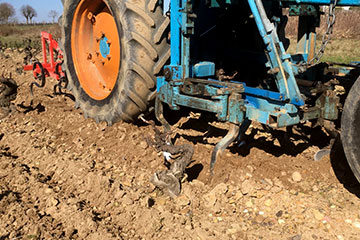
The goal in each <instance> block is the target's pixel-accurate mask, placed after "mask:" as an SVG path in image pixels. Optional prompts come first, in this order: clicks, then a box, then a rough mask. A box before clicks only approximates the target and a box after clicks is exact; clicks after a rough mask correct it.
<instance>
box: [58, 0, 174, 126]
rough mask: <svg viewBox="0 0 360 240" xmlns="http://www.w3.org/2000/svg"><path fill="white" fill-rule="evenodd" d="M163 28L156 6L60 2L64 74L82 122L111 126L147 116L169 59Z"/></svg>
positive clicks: (152, 2) (150, 2)
mask: <svg viewBox="0 0 360 240" xmlns="http://www.w3.org/2000/svg"><path fill="white" fill-rule="evenodd" d="M104 15H105V17H104ZM109 16H111V17H112V18H109ZM103 19H107V20H106V21H105V20H103ZM109 19H110V20H109ZM87 21H88V22H87ZM169 23H170V21H169V19H168V18H166V17H164V16H163V12H162V7H161V6H160V5H159V4H158V0H138V1H135V0H82V1H80V0H65V1H64V13H63V17H62V45H63V46H64V55H65V56H64V64H65V66H64V69H66V72H67V77H68V79H69V85H68V88H69V90H70V91H71V92H72V94H73V95H74V97H75V99H76V102H75V107H76V108H78V107H80V108H81V109H82V110H83V112H84V116H85V118H87V117H90V118H94V119H95V120H96V122H99V121H106V122H107V123H108V125H111V124H112V123H114V122H116V121H119V120H124V121H127V122H132V121H134V120H135V119H136V117H137V116H138V115H139V114H141V113H142V112H145V111H147V110H148V107H149V105H151V104H153V102H154V98H155V96H156V76H157V75H159V74H160V73H161V71H162V68H163V66H164V65H165V64H166V62H167V61H168V59H169V57H170V48H169V43H168V40H167V37H168V33H169ZM110 25H111V26H115V27H112V28H111V26H110ZM100 30H101V31H100ZM96 32H97V33H96ZM99 32H101V36H98V35H99V34H98V33H99ZM114 32H116V33H114ZM105 36H106V37H105ZM110 36H111V37H112V39H111V41H110V40H109V39H110V38H111V37H110ZM101 44H102V46H101ZM99 45H100V46H99ZM84 46H85V47H84ZM104 46H105V48H104ZM96 48H97V50H96ZM87 49H89V51H87ZM94 49H95V50H94ZM92 50H94V51H92ZM100 53H101V54H100ZM83 56H87V57H85V58H84V57H83ZM108 62H109V65H107V64H108ZM110 65H111V66H110ZM103 66H104V67H103ZM107 66H110V67H108V69H107ZM102 89H104V90H102Z"/></svg>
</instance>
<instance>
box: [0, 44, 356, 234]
mask: <svg viewBox="0 0 360 240" xmlns="http://www.w3.org/2000/svg"><path fill="white" fill-rule="evenodd" d="M22 58H23V56H22V55H21V54H20V53H17V52H12V51H10V50H6V51H5V52H3V53H1V54H0V73H3V72H4V73H5V75H6V74H8V73H9V72H11V73H13V75H12V77H13V78H14V79H15V80H16V82H17V83H18V85H19V92H18V96H17V99H16V100H15V101H14V102H13V106H12V112H11V113H10V114H9V115H7V116H4V117H3V118H2V119H1V123H0V239H1V240H5V239H223V240H225V239H291V240H300V239H315V240H316V239H319V240H320V239H360V200H359V196H360V185H359V184H358V183H357V182H356V180H355V179H354V178H353V176H352V175H351V172H350V171H349V169H348V166H347V165H346V160H345V158H344V155H343V152H342V148H341V145H340V143H339V142H338V141H337V142H336V143H335V144H334V146H333V148H332V151H331V154H330V156H325V157H324V158H323V159H321V160H320V161H314V158H313V155H314V153H315V152H316V151H317V150H319V149H321V148H324V147H327V146H328V145H329V143H330V138H329V136H328V135H327V133H326V132H325V131H323V130H322V129H321V128H319V127H318V128H311V127H310V125H309V124H304V125H302V126H297V127H295V128H294V129H293V133H292V134H290V133H288V134H285V133H286V132H285V130H284V129H280V130H271V129H267V130H265V129H264V128H263V127H262V126H261V125H258V124H252V125H251V126H250V128H249V130H248V131H247V132H246V137H245V144H242V145H241V146H239V145H236V144H234V145H231V146H230V148H229V149H227V150H226V151H225V152H224V154H223V155H222V156H221V158H220V159H219V160H218V161H217V163H216V165H215V174H214V176H212V177H210V174H209V161H210V156H211V151H212V149H213V147H214V145H215V144H216V143H217V142H218V141H220V139H221V138H222V137H223V136H224V135H225V134H226V131H227V127H228V126H227V125H226V124H224V123H216V122H210V123H208V122H205V121H203V120H201V118H200V119H198V118H199V115H197V114H192V113H191V114H190V115H189V116H185V117H183V118H181V119H180V121H179V122H178V123H177V124H176V128H175V127H174V133H173V139H174V140H175V143H176V144H183V143H190V144H193V146H194V150H195V154H194V156H193V162H192V163H191V164H190V166H188V168H187V170H186V177H185V178H184V179H183V184H182V193H181V195H180V196H179V197H177V198H170V197H169V196H168V195H167V194H166V193H163V192H161V191H160V190H158V189H156V188H155V187H154V186H153V185H152V184H151V183H150V181H149V179H150V177H151V176H152V175H153V174H154V172H156V171H159V170H163V169H165V166H164V159H163V155H162V153H158V152H156V151H155V149H153V148H152V147H151V146H149V145H148V143H147V141H146V139H147V138H151V137H153V136H154V133H153V131H152V129H151V127H150V126H148V125H146V124H143V123H141V122H138V123H137V124H129V123H124V122H119V123H116V124H114V125H112V126H107V125H106V123H103V122H102V123H99V124H97V123H96V122H95V121H94V120H92V119H85V118H84V116H83V114H82V112H81V110H80V109H75V108H74V101H73V100H72V96H71V95H61V96H56V95H54V94H53V93H52V88H53V85H54V84H55V83H56V81H55V80H53V79H48V82H47V85H46V87H45V88H44V89H38V88H34V96H31V95H30V92H29V84H30V83H31V81H33V77H32V73H31V72H27V73H20V71H18V72H16V68H18V67H19V66H21V63H22ZM69 94H70V93H69Z"/></svg>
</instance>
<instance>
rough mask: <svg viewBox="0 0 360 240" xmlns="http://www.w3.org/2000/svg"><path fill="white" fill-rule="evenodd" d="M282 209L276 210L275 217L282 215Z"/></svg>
mask: <svg viewBox="0 0 360 240" xmlns="http://www.w3.org/2000/svg"><path fill="white" fill-rule="evenodd" d="M283 213H284V212H283V211H282V210H280V211H278V212H277V213H276V217H278V218H279V217H281V216H282V215H283Z"/></svg>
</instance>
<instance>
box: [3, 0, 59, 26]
mask: <svg viewBox="0 0 360 240" xmlns="http://www.w3.org/2000/svg"><path fill="white" fill-rule="evenodd" d="M3 2H7V3H10V4H11V5H13V7H14V8H15V10H16V18H17V19H18V20H19V21H20V22H25V18H24V16H22V15H21V13H20V8H21V6H23V5H30V6H32V7H33V8H34V9H35V10H36V12H37V14H38V16H37V17H36V18H34V19H33V20H34V22H51V19H50V18H49V16H48V15H49V12H50V11H51V10H55V11H56V12H58V14H59V16H60V15H61V14H62V11H63V7H62V4H61V0H0V3H3Z"/></svg>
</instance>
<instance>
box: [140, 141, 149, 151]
mask: <svg viewBox="0 0 360 240" xmlns="http://www.w3.org/2000/svg"><path fill="white" fill-rule="evenodd" d="M139 146H140V147H141V148H142V149H147V148H148V146H149V145H148V144H147V142H146V141H141V142H140V143H139Z"/></svg>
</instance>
